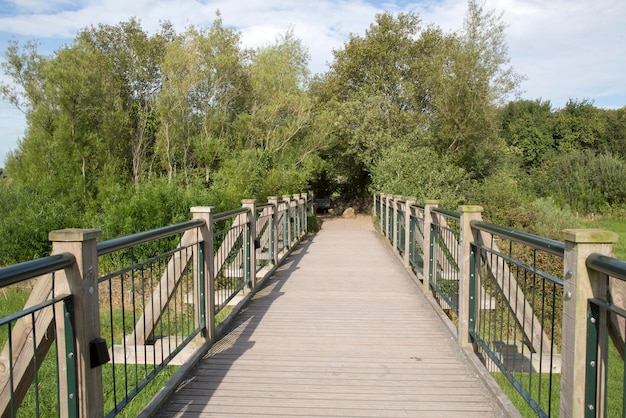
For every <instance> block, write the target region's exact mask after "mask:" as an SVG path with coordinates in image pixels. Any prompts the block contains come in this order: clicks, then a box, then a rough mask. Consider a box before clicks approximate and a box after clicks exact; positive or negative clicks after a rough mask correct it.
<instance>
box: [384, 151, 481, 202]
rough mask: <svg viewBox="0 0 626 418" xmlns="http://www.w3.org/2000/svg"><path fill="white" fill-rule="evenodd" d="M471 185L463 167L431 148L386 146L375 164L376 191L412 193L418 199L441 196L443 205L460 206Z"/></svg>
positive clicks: (438, 197) (404, 194)
mask: <svg viewBox="0 0 626 418" xmlns="http://www.w3.org/2000/svg"><path fill="white" fill-rule="evenodd" d="M469 184H470V181H469V178H468V175H467V173H465V171H464V170H463V169H462V168H460V167H457V166H455V165H454V164H452V163H451V162H450V159H448V158H447V157H446V156H442V155H438V154H437V153H436V152H435V151H433V150H432V149H430V148H427V147H420V148H407V147H403V146H396V147H392V148H388V149H385V150H383V151H382V156H381V158H380V159H379V160H378V161H377V162H376V163H375V164H374V166H373V167H372V187H373V188H374V190H380V191H384V192H385V193H392V194H400V195H403V196H412V197H415V198H416V199H417V201H418V202H423V201H424V200H425V199H439V200H440V201H441V205H442V206H447V207H456V205H457V204H458V203H459V201H461V200H463V198H464V196H463V194H464V193H465V190H466V187H467V186H468V185H469Z"/></svg>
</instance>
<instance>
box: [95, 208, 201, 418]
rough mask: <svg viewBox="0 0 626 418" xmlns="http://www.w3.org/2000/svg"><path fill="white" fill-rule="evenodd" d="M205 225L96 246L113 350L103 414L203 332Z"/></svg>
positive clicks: (104, 331) (104, 322)
mask: <svg viewBox="0 0 626 418" xmlns="http://www.w3.org/2000/svg"><path fill="white" fill-rule="evenodd" d="M203 225H204V222H203V221H202V220H193V221H188V222H184V223H181V224H177V225H172V226H168V227H164V228H159V229H155V230H152V231H147V232H141V233H138V234H134V235H130V236H127V237H122V238H118V239H113V240H110V241H104V242H102V243H99V244H98V245H97V248H98V256H99V264H100V266H101V267H100V268H101V269H103V270H109V272H108V273H106V274H103V275H102V276H101V277H100V278H99V280H98V282H99V296H100V306H99V310H100V318H101V321H100V329H101V335H102V336H103V338H105V340H106V341H107V346H108V347H110V348H111V350H110V353H111V354H110V360H111V361H110V362H108V363H107V364H104V365H102V375H103V390H104V393H105V394H106V396H105V406H104V408H105V409H104V410H105V416H109V417H110V416H115V415H116V414H117V413H119V412H120V411H121V410H122V409H123V408H124V407H125V406H126V405H127V404H128V403H129V402H130V401H131V400H132V399H133V398H134V397H135V396H137V395H138V394H139V392H141V390H142V389H144V388H145V387H146V386H147V385H148V384H149V383H150V382H151V381H152V380H153V379H154V378H155V377H156V376H157V375H158V374H159V373H160V372H162V371H164V370H166V369H167V368H168V364H170V363H171V362H172V360H174V358H175V357H176V356H177V355H178V354H179V353H180V352H181V351H182V350H183V349H184V348H185V347H186V346H187V345H188V344H189V343H190V342H191V341H192V340H193V339H194V338H196V336H199V335H200V334H201V333H202V331H203V329H204V326H205V315H206V312H205V310H204V306H205V303H206V302H205V297H206V289H204V281H203V280H200V279H199V278H200V277H204V274H205V272H204V271H203V266H204V262H203V260H204V257H205V254H203V252H202V245H200V242H201V241H202V239H201V236H200V232H199V229H198V228H199V227H201V226H203ZM185 234H186V235H185ZM118 265H119V266H120V267H119V268H118V267H117V266H118Z"/></svg>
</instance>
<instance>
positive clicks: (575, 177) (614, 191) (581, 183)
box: [536, 151, 626, 214]
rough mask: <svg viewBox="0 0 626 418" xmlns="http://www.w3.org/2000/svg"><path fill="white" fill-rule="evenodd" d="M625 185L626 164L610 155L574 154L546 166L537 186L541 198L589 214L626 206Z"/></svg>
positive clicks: (572, 152) (587, 152)
mask: <svg viewBox="0 0 626 418" xmlns="http://www.w3.org/2000/svg"><path fill="white" fill-rule="evenodd" d="M624 184H626V163H625V162H624V161H622V160H620V159H619V158H615V157H613V156H612V155H610V154H602V155H596V154H594V153H593V152H592V151H571V152H569V153H567V154H564V155H562V156H560V157H559V158H558V159H557V160H555V161H552V162H551V163H549V164H548V165H546V166H544V167H543V169H542V170H541V172H540V176H539V177H538V179H537V182H536V187H537V191H538V194H539V195H540V196H543V197H548V196H552V197H553V198H554V200H555V202H556V203H557V204H559V205H562V206H564V205H568V206H570V207H571V208H572V209H573V210H574V211H576V212H580V213H583V214H587V213H606V212H610V211H611V210H613V209H614V207H615V206H621V205H624V204H626V189H624V187H623V185H624Z"/></svg>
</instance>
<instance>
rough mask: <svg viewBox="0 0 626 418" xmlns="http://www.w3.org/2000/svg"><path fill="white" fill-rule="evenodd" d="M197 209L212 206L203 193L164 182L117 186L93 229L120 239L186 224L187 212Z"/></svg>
mask: <svg viewBox="0 0 626 418" xmlns="http://www.w3.org/2000/svg"><path fill="white" fill-rule="evenodd" d="M197 205H198V206H199V205H202V206H211V202H210V201H209V198H208V193H207V192H206V191H205V190H202V189H201V188H199V187H194V188H185V187H181V186H179V185H178V184H176V183H175V182H171V183H169V182H168V181H167V179H165V178H163V179H156V180H153V181H152V182H151V183H142V184H140V185H139V186H136V187H135V186H132V185H129V186H125V187H124V186H117V187H114V188H111V189H110V190H109V192H108V193H107V196H106V198H105V201H104V202H103V203H102V207H101V210H100V213H99V214H98V215H96V216H94V218H93V221H92V222H93V223H94V225H93V226H92V227H97V228H100V229H102V230H103V236H104V238H105V239H110V238H115V237H121V236H125V235H130V234H134V233H136V232H141V231H147V230H150V229H154V228H160V227H162V226H167V225H172V224H175V223H179V222H183V221H186V220H189V219H190V218H191V214H190V212H189V209H190V208H191V207H192V206H197Z"/></svg>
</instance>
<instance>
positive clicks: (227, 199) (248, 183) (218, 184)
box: [210, 149, 316, 210]
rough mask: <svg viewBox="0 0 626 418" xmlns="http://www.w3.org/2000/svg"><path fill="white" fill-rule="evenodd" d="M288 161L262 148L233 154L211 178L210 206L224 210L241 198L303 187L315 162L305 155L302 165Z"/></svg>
mask: <svg viewBox="0 0 626 418" xmlns="http://www.w3.org/2000/svg"><path fill="white" fill-rule="evenodd" d="M290 161H291V160H290V159H288V158H287V159H285V160H282V159H281V158H280V157H279V156H277V155H276V154H274V153H273V152H271V151H270V150H263V149H257V150H242V151H239V152H237V153H233V155H232V156H231V157H230V158H229V159H227V160H226V161H224V164H223V166H222V169H221V170H220V171H218V172H217V173H216V175H215V177H214V178H213V179H212V181H213V182H212V184H211V188H210V199H211V202H213V203H212V205H213V206H215V207H216V208H218V210H226V209H232V208H234V207H238V206H239V205H240V204H241V199H243V198H255V199H257V200H259V201H262V200H263V199H265V198H266V197H267V196H281V195H283V194H291V193H293V191H294V190H306V189H307V185H308V183H309V181H310V180H311V176H312V171H314V170H315V166H316V164H315V161H312V158H307V159H305V162H303V164H302V166H297V165H295V164H290ZM307 165H308V166H309V167H310V168H307Z"/></svg>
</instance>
